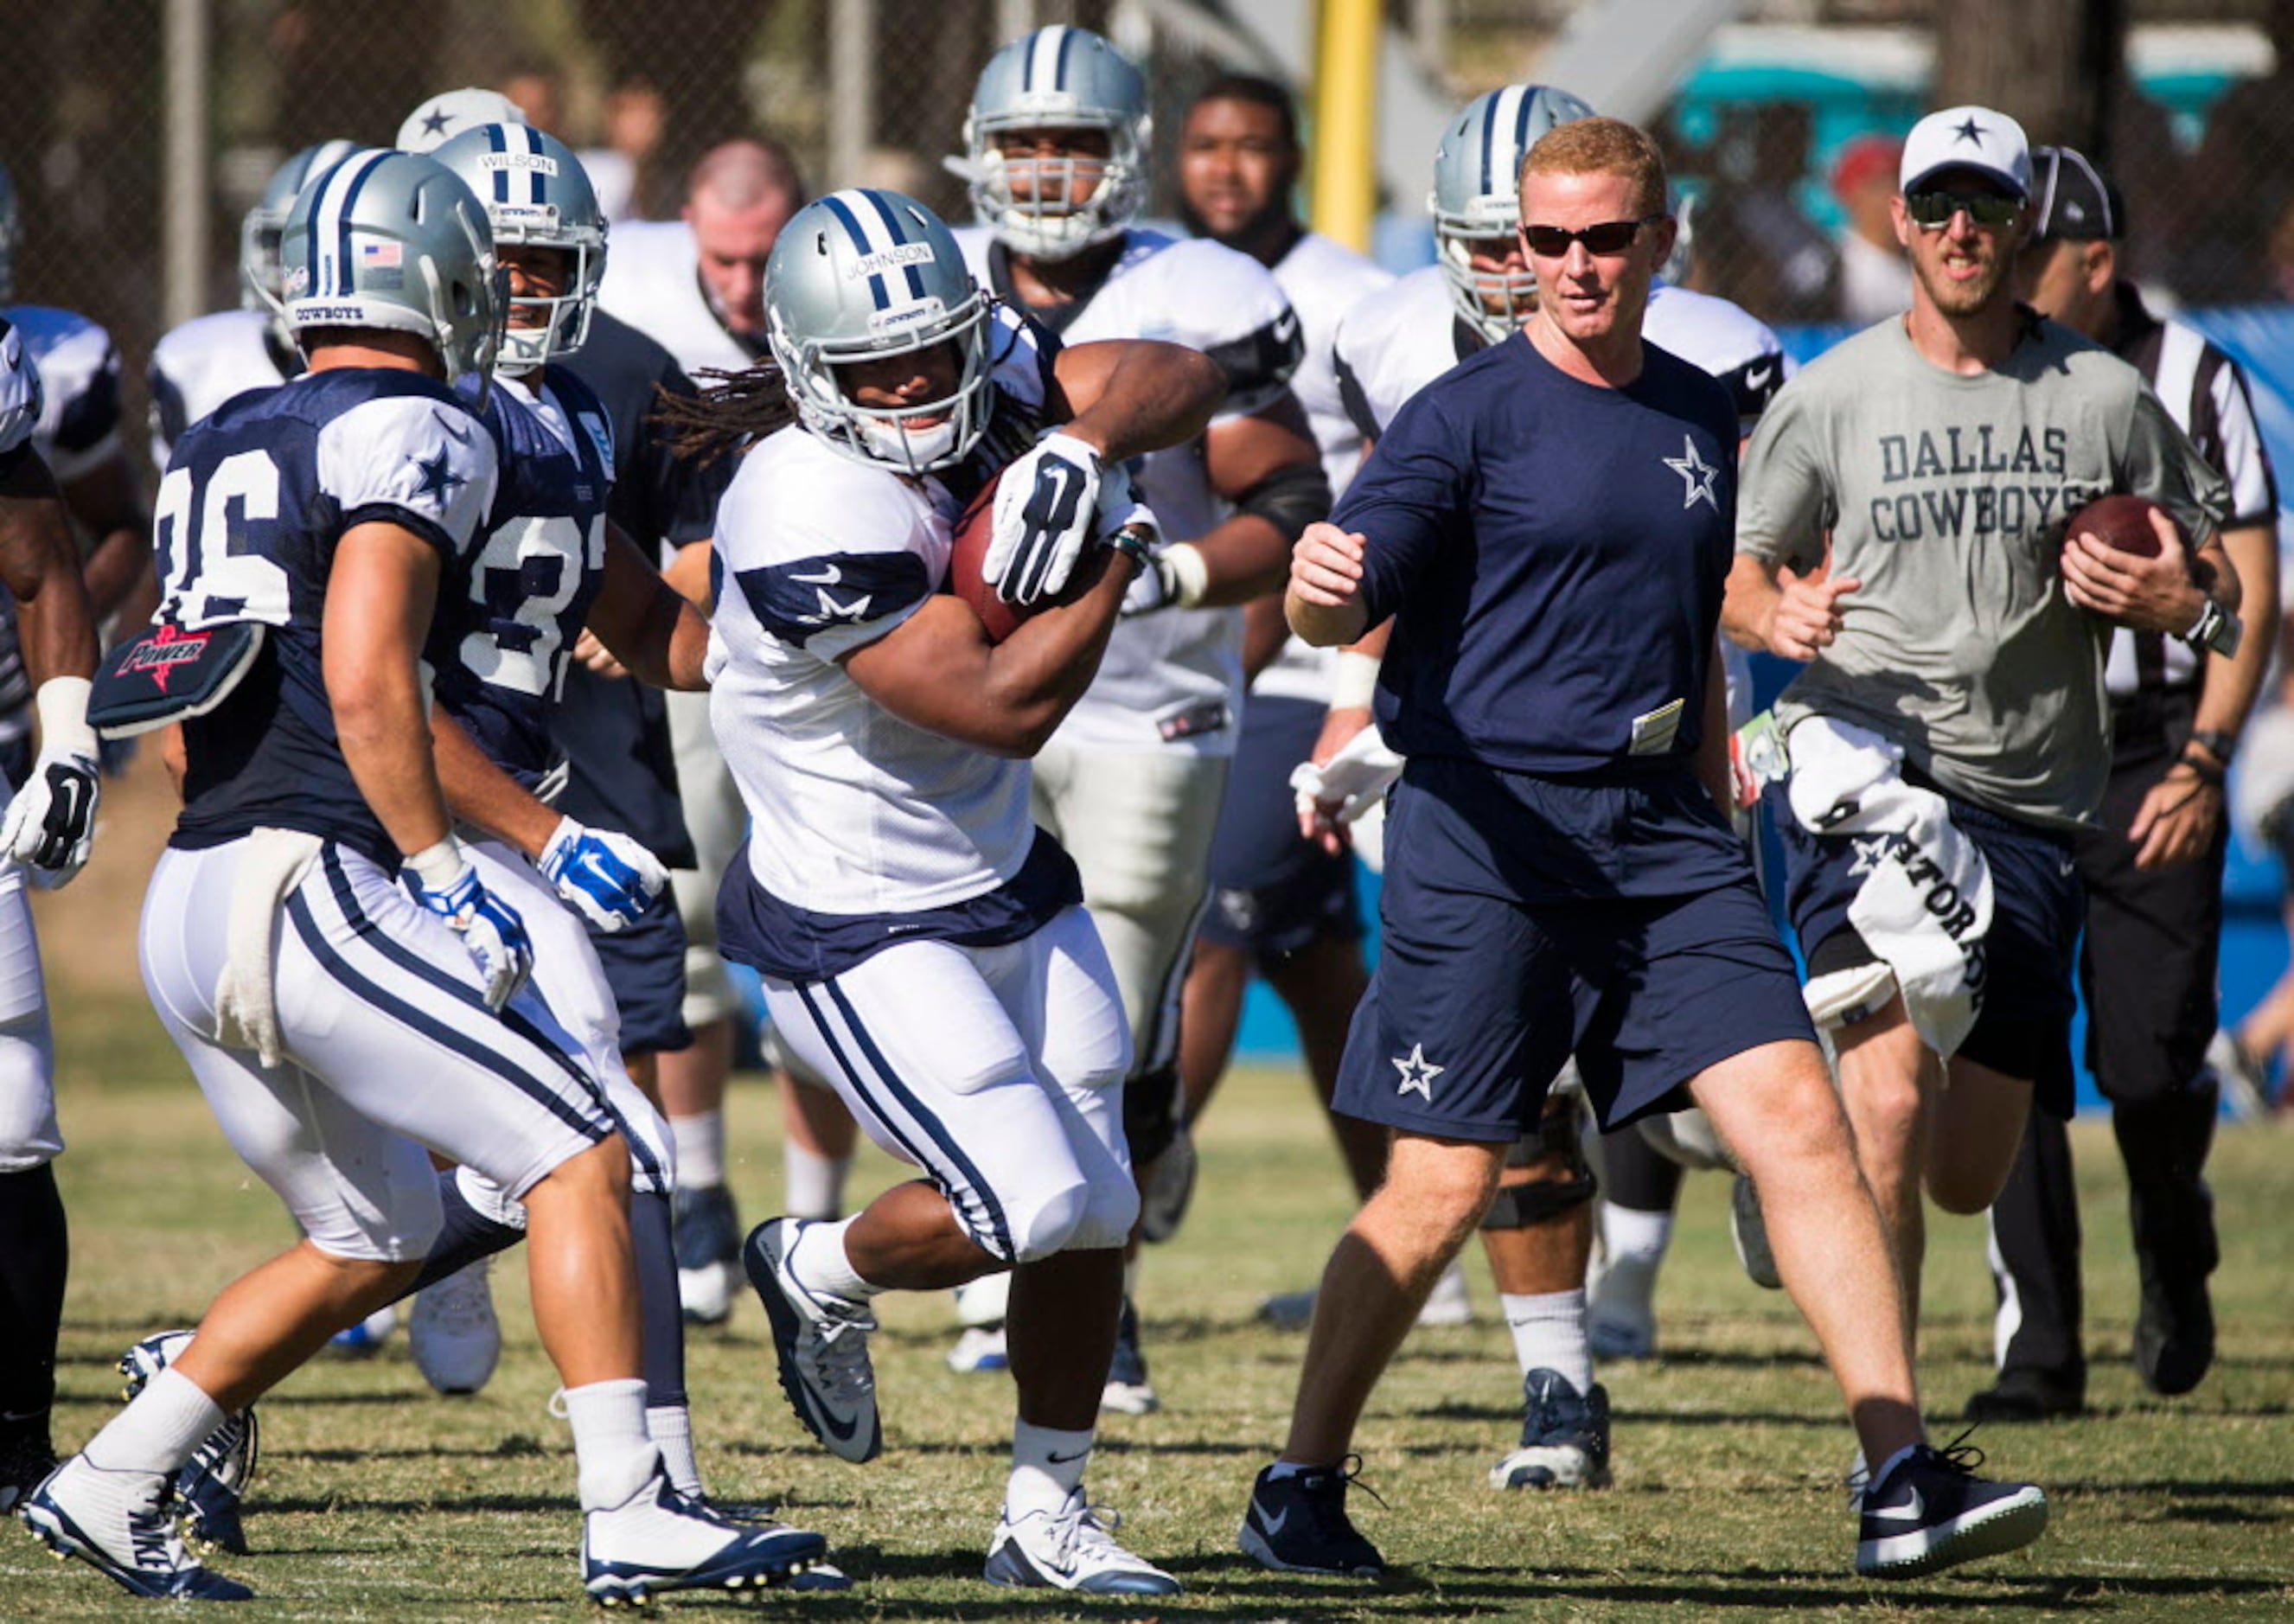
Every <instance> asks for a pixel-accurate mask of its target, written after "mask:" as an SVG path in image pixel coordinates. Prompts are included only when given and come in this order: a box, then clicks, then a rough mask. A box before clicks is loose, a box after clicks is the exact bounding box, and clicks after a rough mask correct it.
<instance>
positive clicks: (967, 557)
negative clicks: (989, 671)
mask: <svg viewBox="0 0 2294 1624" xmlns="http://www.w3.org/2000/svg"><path fill="white" fill-rule="evenodd" d="M1003 482H1004V475H1003V473H1002V472H1001V470H998V472H997V475H996V477H994V478H992V479H990V480H989V481H988V483H987V484H986V485H984V486H980V494H978V495H976V496H974V497H973V498H972V501H971V502H969V503H967V504H966V505H965V507H964V511H963V512H961V513H959V514H957V515H956V524H955V525H954V526H953V527H952V535H953V537H954V541H955V545H954V546H953V547H952V548H950V549H949V551H948V591H949V592H954V593H955V594H956V596H957V597H959V598H961V599H963V600H964V602H966V603H968V604H970V605H971V606H972V613H973V614H975V615H977V616H980V624H981V625H983V626H985V627H987V628H988V641H989V642H991V643H1000V642H1002V641H1004V640H1005V638H1007V637H1009V636H1011V635H1012V633H1013V632H1014V631H1016V630H1017V629H1018V628H1019V625H1020V623H1021V621H1023V620H1025V619H1027V618H1028V616H1029V615H1031V614H1033V613H1034V612H1035V608H1034V607H1033V606H1030V607H1029V608H1018V607H1016V606H1014V605H1013V604H1009V603H1006V602H1005V601H1004V600H1002V599H1001V598H998V597H997V595H996V588H995V587H994V586H993V585H992V584H990V583H989V582H988V578H987V576H986V575H984V574H983V573H982V571H981V568H980V566H981V565H982V564H983V563H984V562H985V561H986V559H987V557H988V543H989V542H990V541H991V540H993V539H994V537H995V535H996V487H997V486H998V485H1001V484H1002V483H1003Z"/></svg>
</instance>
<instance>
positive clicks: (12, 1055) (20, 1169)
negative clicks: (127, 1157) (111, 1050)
mask: <svg viewBox="0 0 2294 1624" xmlns="http://www.w3.org/2000/svg"><path fill="white" fill-rule="evenodd" d="M63 1148H64V1139H63V1134H62V1131H61V1130H60V1129H59V1128H58V1127H57V1126H56V1085H55V1044H54V1041H53V1040H52V1039H51V1038H50V1036H49V1034H48V1017H47V1014H46V1012H45V1010H42V1011H39V1012H37V1013H35V1014H34V1015H33V1016H30V1018H28V1019H26V1020H20V1021H12V1022H9V1023H8V1024H5V1025H0V1173H28V1172H30V1171H32V1170H33V1169H34V1168H36V1167H45V1165H47V1163H50V1162H53V1161H54V1160H55V1159H56V1157H58V1156H59V1155H62V1154H63Z"/></svg>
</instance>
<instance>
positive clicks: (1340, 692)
mask: <svg viewBox="0 0 2294 1624" xmlns="http://www.w3.org/2000/svg"><path fill="white" fill-rule="evenodd" d="M1378 665H1379V662H1378V657H1377V656H1376V655H1374V654H1358V653H1356V652H1355V651H1354V649H1339V650H1338V659H1337V660H1336V661H1335V662H1333V663H1332V665H1331V666H1330V708H1331V709H1332V710H1334V711H1366V710H1368V709H1370V707H1371V700H1372V699H1374V698H1377V696H1378Z"/></svg>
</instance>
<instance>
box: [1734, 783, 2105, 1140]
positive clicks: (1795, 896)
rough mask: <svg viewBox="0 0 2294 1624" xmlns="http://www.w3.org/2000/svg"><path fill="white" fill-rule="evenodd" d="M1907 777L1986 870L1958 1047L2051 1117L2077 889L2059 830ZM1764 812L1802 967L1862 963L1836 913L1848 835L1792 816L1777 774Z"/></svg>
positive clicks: (1851, 932) (2067, 1051)
mask: <svg viewBox="0 0 2294 1624" xmlns="http://www.w3.org/2000/svg"><path fill="white" fill-rule="evenodd" d="M1905 776H1906V778H1907V779H1908V781H1910V782H1913V783H1916V784H1917V785H1919V786H1920V788H1924V789H1932V790H1934V791H1936V793H1937V794H1939V795H1940V796H1943V798H1944V801H1945V803H1946V804H1947V805H1948V806H1949V808H1950V810H1951V820H1952V823H1953V824H1954V825H1955V826H1956V828H1958V829H1959V831H1960V833H1961V834H1963V835H1965V836H1967V837H1968V838H1969V839H1970V840H1973V842H1975V844H1976V845H1977V847H1978V848H1979V849H1980V850H1981V852H1982V853H1983V860H1984V861H1985V862H1986V863H1987V864H1989V867H1990V869H1991V930H1990V934H1988V935H1987V936H1986V937H1985V938H1984V942H1983V993H1982V1003H1981V1007H1980V1008H1979V1009H1978V1012H1977V1014H1976V1017H1975V1025H1974V1028H1973V1030H1972V1031H1970V1032H1969V1033H1968V1034H1967V1039H1966V1041H1965V1042H1963V1043H1962V1044H1961V1045H1960V1046H1959V1053H1960V1054H1961V1055H1962V1056H1965V1057H1966V1058H1967V1059H1969V1060H1972V1061H1973V1062H1974V1063H1975V1064H1976V1065H1981V1066H1988V1067H1989V1068H1990V1069H1991V1070H1992V1071H1995V1072H1997V1073H2000V1074H2001V1075H2003V1076H2006V1077H2013V1078H2018V1079H2021V1080H2023V1081H2030V1082H2032V1083H2034V1084H2035V1085H2036V1088H2037V1092H2036V1094H2035V1095H2034V1098H2036V1099H2037V1101H2038V1104H2039V1105H2040V1106H2043V1107H2044V1108H2045V1109H2046V1110H2047V1111H2049V1112H2051V1113H2053V1114H2055V1115H2057V1116H2069V1115H2070V1114H2071V1109H2072V1090H2073V1086H2074V1085H2073V1076H2072V1069H2071V1014H2072V1010H2073V1008H2075V1007H2076V1004H2077V997H2076V995H2075V994H2074V992H2073V991H2072V974H2073V967H2074V966H2075V965H2076V963H2077V961H2078V940H2079V930H2080V928H2081V926H2084V924H2085V923H2086V919H2087V893H2086V891H2085V889H2084V888H2083V887H2082V886H2081V885H2080V884H2079V877H2078V862H2077V860H2076V855H2075V849H2074V846H2073V844H2072V839H2071V836H2070V835H2069V834H2068V833H2066V832H2064V831H2062V830H2058V829H2052V828H2043V827H2042V826H2040V825H2038V824H2036V823H2027V822H2024V821H2023V820H2021V819H2020V818H2009V817H2005V816H2003V815H2001V814H2000V813H1998V812H1991V811H1989V810H1987V809H1986V808H1983V807H1981V806H1978V805H1977V804H1975V803H1974V802H1973V801H1970V800H1968V799H1966V798H1965V796H1956V795H1954V794H1952V793H1951V791H1949V790H1948V789H1945V788H1943V787H1942V786H1940V785H1939V784H1937V783H1936V782H1934V780H1932V779H1928V778H1925V777H1924V776H1923V775H1920V774H1916V773H1909V772H1908V773H1907V774H1906V775H1905ZM1767 794H1768V800H1769V818H1770V820H1771V821H1773V822H1774V823H1775V825H1776V828H1777V838H1778V839H1779V840H1781V841H1782V842H1783V845H1784V851H1785V874H1786V887H1785V906H1786V912H1787V913H1788V914H1789V916H1790V918H1791V919H1792V923H1793V929H1794V932H1795V933H1797V934H1798V935H1799V937H1800V945H1801V951H1802V954H1803V955H1804V956H1805V957H1806V958H1807V959H1808V963H1809V973H1810V975H1823V974H1826V972H1829V971H1833V970H1840V969H1847V968H1851V967H1854V966H1857V965H1860V964H1870V963H1872V962H1873V961H1874V959H1875V958H1876V957H1877V956H1876V955H1875V953H1874V952H1873V951H1872V950H1871V948H1870V947H1868V946H1867V945H1866V943H1865V942H1864V939H1863V937H1862V936H1860V935H1859V934H1857V931H1856V927H1855V926H1853V925H1851V924H1850V923H1849V922H1848V905H1849V903H1850V902H1851V901H1853V900H1854V898H1855V895H1856V893H1857V890H1858V888H1859V886H1860V885H1861V884H1862V881H1861V879H1860V877H1859V876H1858V875H1857V873H1856V866H1857V862H1858V855H1857V850H1856V842H1857V837H1856V836H1853V835H1813V834H1810V832H1809V831H1808V830H1806V829H1804V828H1802V827H1801V824H1800V820H1799V819H1797V818H1795V817H1794V816H1793V813H1792V807H1791V804H1789V803H1788V802H1787V801H1786V797H1785V788H1784V786H1783V785H1781V784H1771V785H1770V786H1769V788H1768V792H1767Z"/></svg>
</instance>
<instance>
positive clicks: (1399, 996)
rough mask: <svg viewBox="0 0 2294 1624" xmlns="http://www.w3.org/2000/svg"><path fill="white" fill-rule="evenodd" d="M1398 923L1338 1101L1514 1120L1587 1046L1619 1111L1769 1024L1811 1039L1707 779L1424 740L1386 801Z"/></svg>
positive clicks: (1672, 1087) (1609, 1120) (1539, 1103)
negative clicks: (1447, 758)
mask: <svg viewBox="0 0 2294 1624" xmlns="http://www.w3.org/2000/svg"><path fill="white" fill-rule="evenodd" d="M1386 853H1387V864H1386V887H1385V891H1384V893H1383V894H1382V896H1381V899H1380V906H1379V921H1380V926H1381V930H1382V933H1383V934H1382V937H1381V943H1380V947H1379V961H1378V967H1377V969H1376V970H1375V972H1374V973H1373V974H1372V975H1371V987H1370V992H1369V993H1368V995H1367V996H1365V997H1364V998H1363V1001H1362V1004H1361V1006H1360V1007H1359V1008H1357V1009H1356V1010H1355V1012H1354V1025H1353V1028H1352V1030H1351V1031H1350V1032H1348V1034H1347V1038H1346V1060H1345V1062H1344V1064H1343V1065H1342V1066H1341V1067H1340V1070H1339V1074H1338V1094H1337V1098H1336V1100H1335V1102H1334V1103H1335V1105H1336V1106H1337V1108H1338V1109H1339V1110H1341V1111H1344V1112H1346V1114H1349V1115H1351V1116H1357V1117H1361V1118H1363V1119H1364V1120H1366V1121H1370V1122H1383V1123H1385V1124H1387V1126H1389V1127H1394V1128H1399V1129H1403V1130H1407V1131H1409V1132H1412V1133H1422V1134H1428V1135H1434V1136H1438V1137H1442V1138H1460V1139H1476V1140H1483V1141H1488V1142H1493V1143H1494V1142H1501V1141H1510V1140H1512V1139H1513V1138H1517V1136H1519V1135H1520V1134H1522V1133H1524V1132H1525V1131H1527V1130H1530V1129H1531V1128H1532V1127H1533V1126H1534V1125H1535V1123H1536V1122H1537V1121H1538V1118H1539V1116H1540V1114H1541V1113H1542V1110H1543V1108H1544V1102H1545V1094H1546V1090H1547V1089H1548V1087H1549V1086H1550V1084H1551V1082H1552V1081H1553V1078H1554V1075H1555V1073H1558V1071H1559V1070H1560V1068H1561V1063H1562V1062H1563V1061H1564V1060H1565V1059H1566V1058H1568V1057H1569V1056H1570V1055H1571V1054H1572V1053H1574V1055H1575V1056H1576V1058H1577V1067H1578V1070H1579V1072H1580V1073H1582V1075H1583V1077H1584V1080H1585V1089H1586V1093H1587V1096H1588V1097H1589V1098H1590V1099H1591V1100H1592V1102H1593V1106H1594V1108H1595V1110H1596V1112H1597V1113H1598V1115H1599V1117H1600V1121H1601V1125H1602V1126H1603V1127H1604V1128H1605V1129H1615V1128H1617V1127H1621V1126H1623V1124H1624V1123H1626V1122H1631V1121H1632V1120H1633V1119H1634V1118H1635V1117H1638V1116H1641V1115H1645V1114H1648V1113H1651V1112H1655V1111H1667V1110H1672V1109H1676V1108H1678V1106H1680V1105H1681V1104H1684V1103H1686V1102H1685V1101H1683V1100H1682V1099H1681V1098H1680V1097H1679V1096H1680V1088H1681V1085H1682V1084H1684V1083H1686V1082H1688V1081H1689V1079H1691V1078H1692V1077H1695V1076H1696V1074H1697V1073H1700V1072H1702V1071H1704V1070H1705V1069H1706V1068H1707V1067H1709V1066H1712V1065H1717V1064H1719V1063H1720V1062H1721V1061H1723V1060H1726V1059H1729V1057H1732V1056H1735V1055H1739V1054H1742V1053H1744V1052H1745V1050H1747V1049H1756V1048H1759V1047H1760V1046H1761V1045H1762V1044H1766V1043H1773V1042H1777V1041H1783V1040H1786V1039H1795V1038H1796V1039H1799V1040H1800V1041H1803V1042H1811V1043H1812V1042H1813V1041H1815V1036H1816V1034H1815V1032H1814V1029H1813V1028H1812V1027H1811V1026H1810V1024H1809V1019H1808V1012H1807V1008H1806V1007H1805V1006H1804V1005H1803V1004H1802V1001H1801V995H1800V983H1799V980H1798V978H1797V977H1796V976H1795V975H1794V972H1793V963H1792V956H1791V955H1790V954H1788V953H1787V952H1786V951H1785V948H1784V944H1783V943H1781V942H1779V941H1778V940H1777V933H1776V926H1774V925H1773V924H1772V923H1771V922H1770V920H1769V913H1768V909H1767V906H1766V905H1765V904H1764V903H1763V902H1762V901H1761V892H1760V887H1759V885H1758V884H1757V883H1756V882H1755V881H1754V879H1753V867H1752V862H1751V860H1750V859H1749V858H1748V857H1747V856H1746V854H1745V848H1744V845H1743V843H1742V842H1740V841H1739V840H1738V839H1737V836H1736V834H1735V832H1734V831H1733V830H1731V829H1730V828H1729V824H1728V821H1727V820H1725V819H1724V818H1723V817H1722V816H1721V812H1720V811H1719V809H1718V808H1716V807H1715V806H1714V805H1713V804H1712V799H1711V797H1710V796H1707V795H1706V794H1705V792H1704V788H1703V787H1702V786H1701V785H1700V784H1699V783H1698V782H1697V781H1696V779H1695V778H1694V777H1693V776H1692V775H1690V774H1688V773H1687V772H1686V771H1680V769H1678V768H1675V769H1674V770H1673V771H1671V772H1669V773H1668V774H1666V775H1665V776H1663V777H1658V778H1645V779H1638V780H1623V781H1621V780H1617V779H1601V780H1576V779H1553V778H1538V777H1532V776H1529V775H1525V774H1517V773H1502V772H1497V771H1493V770H1490V769H1487V768H1483V767H1479V766H1475V765H1471V764H1468V763H1460V762H1444V761H1439V760H1427V759H1424V758H1420V759H1414V760H1413V761H1412V762H1411V764H1410V767H1409V769H1408V771H1406V772H1405V773H1404V775H1403V783H1402V785H1401V787H1400V788H1397V789H1396V791H1395V795H1394V798H1393V799H1392V801H1391V802H1390V803H1389V804H1388V805H1387V834H1386Z"/></svg>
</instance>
